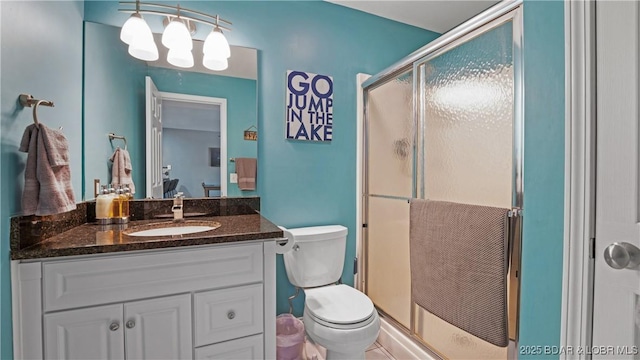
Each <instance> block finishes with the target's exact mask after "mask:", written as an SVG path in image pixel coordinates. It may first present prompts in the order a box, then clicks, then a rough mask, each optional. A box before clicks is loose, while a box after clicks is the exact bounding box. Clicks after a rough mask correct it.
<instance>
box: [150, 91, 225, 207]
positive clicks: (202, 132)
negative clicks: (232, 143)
mask: <svg viewBox="0 0 640 360" xmlns="http://www.w3.org/2000/svg"><path fill="white" fill-rule="evenodd" d="M159 95H160V98H161V101H162V122H161V126H162V128H161V129H160V133H161V134H162V139H161V141H160V142H159V144H160V146H158V147H155V148H154V147H152V148H150V149H149V148H148V149H147V162H148V164H147V176H146V178H147V187H149V186H151V188H153V182H154V179H155V177H156V175H155V174H157V173H160V174H161V175H160V177H161V181H160V183H161V184H162V187H161V188H162V190H161V194H158V192H157V191H156V190H154V191H153V197H154V198H171V197H173V196H175V195H176V194H177V193H179V192H180V193H182V194H184V196H186V197H201V196H203V191H205V187H206V189H207V190H206V192H204V195H205V196H226V193H227V186H226V185H227V184H226V176H223V174H226V172H227V170H226V161H224V160H222V161H221V159H226V152H227V151H226V115H227V114H226V99H222V98H212V97H205V96H195V95H187V94H177V93H167V92H159ZM147 124H148V125H149V123H147ZM146 132H147V134H153V133H155V132H154V129H153V128H147V131H146ZM156 132H157V131H156ZM149 152H151V153H152V154H151V155H149ZM212 157H215V159H214V158H212ZM149 165H151V166H149Z"/></svg>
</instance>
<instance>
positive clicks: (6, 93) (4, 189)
mask: <svg viewBox="0 0 640 360" xmlns="http://www.w3.org/2000/svg"><path fill="white" fill-rule="evenodd" d="M0 6H1V7H2V11H1V12H2V19H1V24H2V29H1V31H0V33H1V37H0V42H1V44H2V49H3V51H2V60H1V68H0V73H1V76H0V78H1V83H0V87H1V92H0V95H1V96H0V108H1V110H0V116H1V124H2V126H1V130H0V134H1V135H2V138H1V140H0V146H1V157H0V168H2V173H1V178H0V184H1V185H0V200H1V201H0V203H1V205H0V212H1V213H2V217H1V218H0V221H1V223H0V229H2V231H1V232H0V332H1V334H2V336H1V339H0V358H2V359H9V358H12V335H11V286H10V268H9V217H10V216H13V215H17V214H18V213H19V212H20V198H21V195H22V187H23V183H24V172H23V169H24V166H25V161H26V154H25V153H21V152H18V144H19V142H20V139H21V138H22V133H23V131H24V129H25V127H26V126H27V125H29V124H31V123H32V116H31V113H32V112H31V108H26V109H23V108H22V107H21V106H20V104H19V103H18V95H19V94H20V93H30V94H32V95H34V96H35V97H38V98H44V99H48V100H52V101H54V102H55V107H54V108H47V107H41V108H39V110H38V114H39V118H40V120H41V121H42V123H44V124H46V125H47V126H49V127H59V126H63V127H64V133H65V134H66V136H67V139H68V140H69V153H70V154H69V155H70V167H71V176H72V185H73V189H74V193H75V197H76V199H78V200H79V199H81V198H82V192H81V189H82V17H83V8H84V5H83V2H81V1H80V2H78V1H74V2H70V1H65V2H47V1H41V2H33V1H2V2H0Z"/></svg>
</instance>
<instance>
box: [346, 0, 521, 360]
mask: <svg viewBox="0 0 640 360" xmlns="http://www.w3.org/2000/svg"><path fill="white" fill-rule="evenodd" d="M522 12H523V1H522V0H513V1H503V2H500V3H498V4H496V5H494V6H493V7H491V8H489V9H487V10H485V11H484V12H482V13H480V14H478V15H476V16H475V17H473V18H471V19H469V20H468V21H466V22H465V23H463V24H461V25H459V26H458V27H456V28H454V29H452V30H450V31H449V32H447V33H445V34H443V35H442V36H440V37H439V38H438V39H436V40H434V41H432V42H431V43H429V44H427V45H425V46H424V47H422V48H420V49H418V50H416V51H415V52H413V53H411V54H409V55H408V56H406V57H405V58H403V59H402V60H400V61H398V62H396V63H395V64H393V65H391V66H390V67H388V68H386V69H384V70H383V71H381V72H380V73H378V74H376V75H373V76H372V77H370V78H369V79H368V80H366V81H365V82H364V83H363V84H362V89H363V97H364V98H363V104H364V124H363V129H364V130H363V131H364V136H363V143H362V147H363V151H362V153H363V162H362V164H363V165H362V169H361V170H362V173H363V184H362V198H361V202H362V219H359V220H360V221H362V224H363V227H362V239H363V245H364V246H361V253H360V254H358V258H359V259H362V260H361V261H362V264H361V269H363V271H364V273H365V274H364V276H363V277H362V280H361V281H360V283H361V284H362V287H363V291H364V292H365V293H367V292H368V291H367V290H368V289H367V281H366V274H367V273H368V268H369V264H368V262H367V255H368V254H367V251H368V250H367V248H368V246H367V245H368V228H367V225H366V224H368V218H369V214H368V198H369V197H383V198H390V199H396V200H405V199H406V200H407V201H410V198H404V197H396V196H385V195H379V194H370V193H369V179H368V175H367V174H368V168H367V166H368V162H369V157H368V156H369V154H368V151H367V148H368V141H369V124H368V119H369V114H368V110H367V109H368V106H367V105H368V93H369V91H371V90H373V89H375V88H377V87H379V86H381V85H383V84H385V83H387V82H389V81H392V80H394V79H395V78H396V77H398V76H400V75H403V74H408V73H411V74H412V75H413V100H414V101H413V126H414V134H415V138H414V151H413V174H414V176H413V179H412V180H413V184H412V185H413V186H412V197H414V198H424V180H425V177H424V168H423V164H424V139H423V138H422V135H423V134H424V130H425V119H424V116H423V114H422V113H423V112H422V111H421V109H424V108H425V104H424V99H423V97H421V96H420V94H421V93H423V92H422V90H424V89H421V88H420V86H421V82H420V81H419V79H420V78H421V76H420V75H421V74H420V73H419V69H420V64H422V63H424V62H425V61H428V60H430V59H433V58H435V57H437V56H439V55H441V54H442V53H444V52H447V51H449V50H451V49H452V48H454V47H456V46H458V45H460V44H462V43H464V42H466V41H468V40H469V39H471V38H474V37H476V36H477V35H478V34H480V33H484V32H486V31H489V30H491V29H493V28H495V27H498V26H500V25H502V24H504V23H506V22H509V21H511V22H512V25H513V67H514V68H513V74H514V79H513V81H514V83H513V85H514V89H513V96H514V98H513V154H512V156H513V168H512V189H513V193H512V210H511V211H510V213H509V225H510V226H509V227H510V236H509V246H508V249H509V251H508V261H509V272H508V279H507V281H509V282H510V283H511V284H512V285H516V286H515V288H514V286H512V287H511V288H510V293H509V294H507V296H508V298H509V308H508V314H509V319H515V320H514V321H515V323H514V325H513V327H512V326H510V331H509V337H510V340H511V341H510V344H509V349H508V357H509V358H512V357H516V356H517V349H518V339H519V329H518V324H519V320H520V264H521V257H522V256H521V248H522V247H521V245H522V215H523V209H524V203H523V195H524V166H523V165H524V83H523V77H524V74H523V70H524V59H523V14H522ZM410 316H411V322H410V328H409V329H407V328H405V327H404V326H403V325H401V324H400V323H399V322H397V321H395V319H393V318H392V317H390V316H386V317H388V318H391V320H392V321H391V323H393V324H394V325H395V326H396V327H398V328H399V329H400V330H401V331H402V332H404V333H405V334H408V335H409V336H410V337H411V338H412V339H413V340H415V341H416V342H417V343H418V345H420V346H421V347H423V348H424V347H425V346H426V344H424V343H423V342H422V341H421V339H420V338H419V337H418V336H417V335H416V324H415V319H416V305H415V304H414V303H413V301H412V302H411V311H410ZM510 324H511V320H510ZM426 347H427V348H428V346H426ZM428 350H430V351H434V352H437V349H430V348H428Z"/></svg>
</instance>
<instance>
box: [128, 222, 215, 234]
mask: <svg viewBox="0 0 640 360" xmlns="http://www.w3.org/2000/svg"><path fill="white" fill-rule="evenodd" d="M213 229H216V228H215V227H212V226H195V225H190V226H174V227H162V228H155V229H149V230H141V231H135V232H131V233H128V234H127V235H129V236H174V235H184V234H193V233H199V232H203V231H209V230H213Z"/></svg>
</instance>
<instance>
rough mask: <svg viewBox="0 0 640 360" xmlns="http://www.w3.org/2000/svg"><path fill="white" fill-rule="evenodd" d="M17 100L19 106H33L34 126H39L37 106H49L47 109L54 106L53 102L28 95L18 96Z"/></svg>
mask: <svg viewBox="0 0 640 360" xmlns="http://www.w3.org/2000/svg"><path fill="white" fill-rule="evenodd" d="M19 100H20V104H22V106H24V107H32V106H33V122H34V123H35V124H36V125H40V122H39V121H38V106H40V105H44V106H49V107H54V106H55V105H54V103H53V101H49V100H40V99H36V98H34V97H33V96H32V95H29V94H20V97H19Z"/></svg>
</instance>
